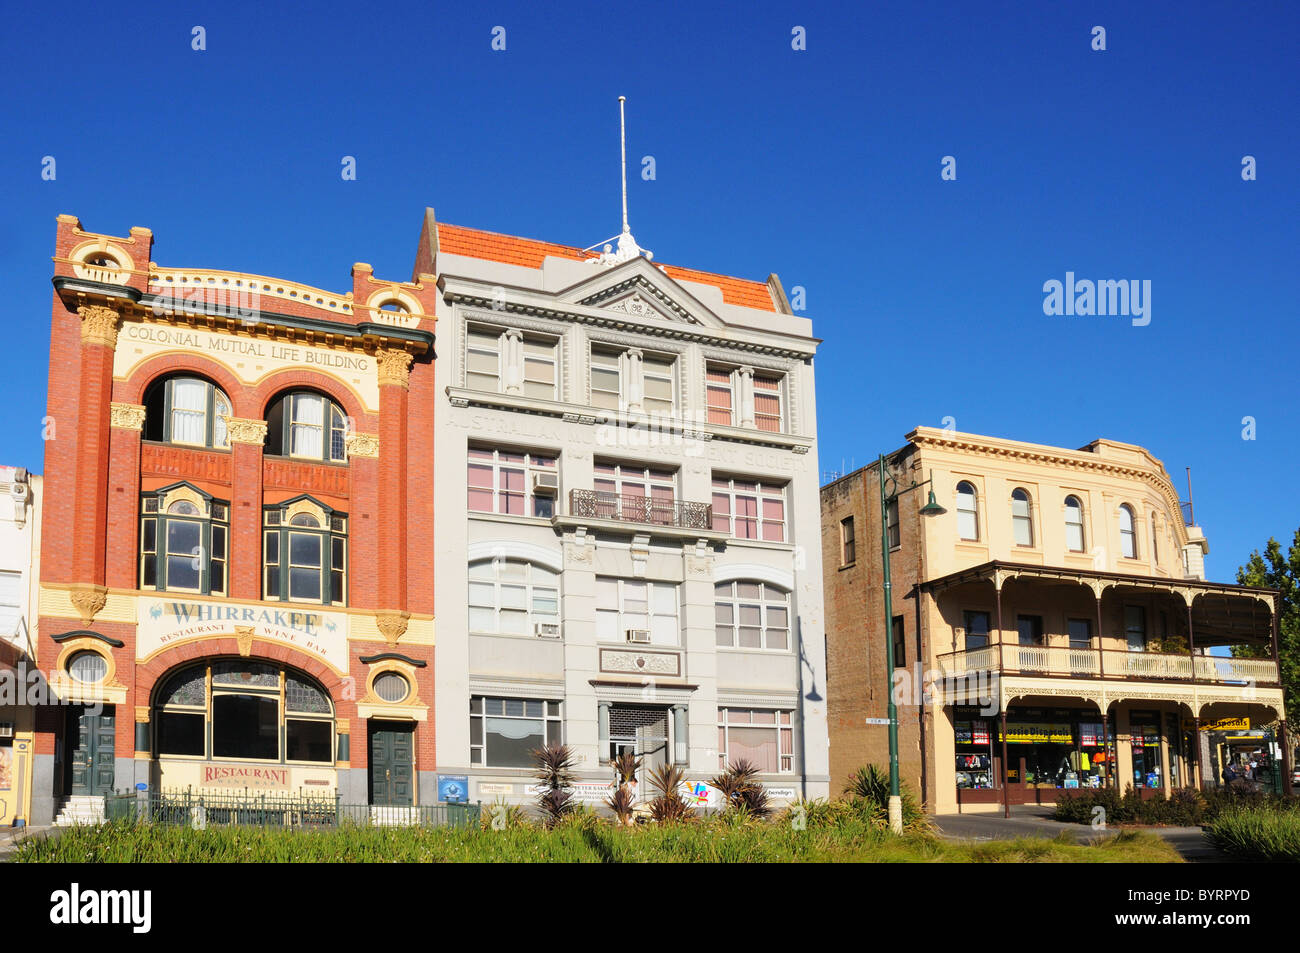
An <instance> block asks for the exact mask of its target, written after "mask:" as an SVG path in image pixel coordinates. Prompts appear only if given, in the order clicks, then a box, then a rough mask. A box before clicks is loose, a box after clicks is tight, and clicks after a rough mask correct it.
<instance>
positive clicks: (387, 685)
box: [375, 672, 411, 702]
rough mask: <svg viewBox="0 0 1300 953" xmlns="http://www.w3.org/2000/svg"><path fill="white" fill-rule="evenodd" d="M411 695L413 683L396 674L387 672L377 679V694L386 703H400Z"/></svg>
mask: <svg viewBox="0 0 1300 953" xmlns="http://www.w3.org/2000/svg"><path fill="white" fill-rule="evenodd" d="M410 693H411V683H410V682H408V681H407V680H406V677H405V676H403V675H398V674H397V673H396V672H385V673H384V674H382V675H380V676H379V677H378V678H376V679H375V694H376V695H378V696H379V697H380V698H382V699H383V700H384V701H386V702H400V701H402V700H403V699H404V698H406V696H407V695H409V694H410Z"/></svg>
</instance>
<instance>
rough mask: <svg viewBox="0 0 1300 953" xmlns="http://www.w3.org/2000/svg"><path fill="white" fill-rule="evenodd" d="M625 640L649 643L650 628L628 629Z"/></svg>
mask: <svg viewBox="0 0 1300 953" xmlns="http://www.w3.org/2000/svg"><path fill="white" fill-rule="evenodd" d="M627 640H628V641H629V642H639V643H642V644H645V645H649V644H650V630H649V629H628V630H627Z"/></svg>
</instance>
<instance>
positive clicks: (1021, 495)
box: [1011, 487, 1034, 546]
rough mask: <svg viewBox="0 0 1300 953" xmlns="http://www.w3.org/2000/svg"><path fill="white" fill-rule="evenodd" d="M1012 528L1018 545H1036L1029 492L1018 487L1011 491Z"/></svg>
mask: <svg viewBox="0 0 1300 953" xmlns="http://www.w3.org/2000/svg"><path fill="white" fill-rule="evenodd" d="M1011 529H1012V535H1013V536H1014V537H1015V541H1016V545H1017V546H1032V545H1034V517H1033V515H1032V513H1031V511H1030V503H1029V493H1028V492H1027V491H1026V490H1022V489H1020V488H1018V487H1017V488H1016V489H1015V490H1013V491H1012V492H1011Z"/></svg>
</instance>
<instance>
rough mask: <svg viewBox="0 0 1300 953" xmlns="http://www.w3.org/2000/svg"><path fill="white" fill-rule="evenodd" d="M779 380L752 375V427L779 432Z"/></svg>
mask: <svg viewBox="0 0 1300 953" xmlns="http://www.w3.org/2000/svg"><path fill="white" fill-rule="evenodd" d="M781 419H782V418H781V378H779V377H769V376H766V375H763V374H755V375H754V426H755V427H757V428H758V429H759V430H766V431H769V432H771V433H780V432H781Z"/></svg>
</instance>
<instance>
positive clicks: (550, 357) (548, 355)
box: [523, 337, 560, 400]
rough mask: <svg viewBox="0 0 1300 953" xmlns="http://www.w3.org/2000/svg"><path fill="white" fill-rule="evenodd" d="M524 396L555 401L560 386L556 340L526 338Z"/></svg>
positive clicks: (524, 340)
mask: <svg viewBox="0 0 1300 953" xmlns="http://www.w3.org/2000/svg"><path fill="white" fill-rule="evenodd" d="M523 352H524V396H525V397H536V398H538V399H540V400H555V399H556V387H557V386H558V384H559V379H560V378H559V374H558V373H557V368H558V367H559V357H558V346H557V342H556V341H555V339H554V338H534V337H525V338H524V339H523Z"/></svg>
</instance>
